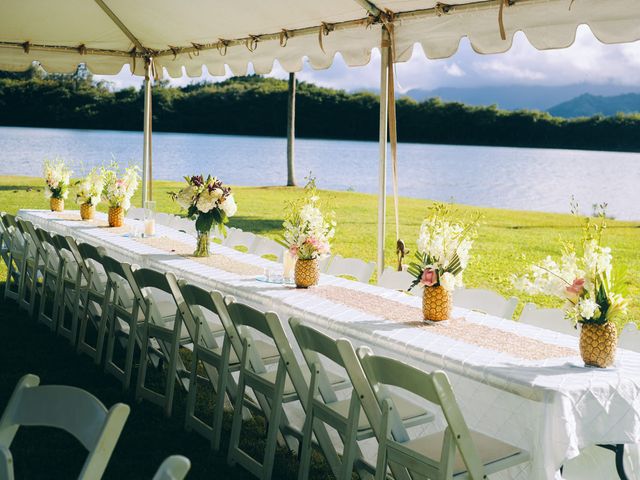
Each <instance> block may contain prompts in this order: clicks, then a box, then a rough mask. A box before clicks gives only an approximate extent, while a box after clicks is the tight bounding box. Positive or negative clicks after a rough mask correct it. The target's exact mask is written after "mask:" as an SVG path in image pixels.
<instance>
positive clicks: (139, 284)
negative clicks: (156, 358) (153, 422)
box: [125, 267, 192, 417]
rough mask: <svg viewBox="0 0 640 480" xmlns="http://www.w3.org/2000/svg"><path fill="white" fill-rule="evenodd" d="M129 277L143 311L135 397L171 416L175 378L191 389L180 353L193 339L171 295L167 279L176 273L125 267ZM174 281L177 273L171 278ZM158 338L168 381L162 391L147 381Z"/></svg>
mask: <svg viewBox="0 0 640 480" xmlns="http://www.w3.org/2000/svg"><path fill="white" fill-rule="evenodd" d="M125 273H126V274H127V280H129V284H130V285H131V287H132V289H133V293H134V295H135V296H136V300H137V301H138V305H139V307H140V311H141V312H142V314H143V315H144V323H143V325H142V335H141V346H140V369H139V370H138V379H137V382H136V399H137V400H138V401H140V400H142V399H146V400H149V401H150V402H153V403H155V404H157V405H159V406H161V407H163V408H164V413H165V415H166V416H167V417H170V416H171V409H172V407H173V396H174V391H175V381H174V379H176V380H178V382H179V383H180V385H181V386H182V387H183V388H184V389H185V390H188V388H189V372H188V371H187V369H186V368H185V366H184V364H183V362H182V358H181V357H180V354H179V349H180V346H181V345H187V344H190V343H192V341H191V337H190V336H189V334H188V332H186V330H183V325H182V314H181V313H180V309H179V307H178V305H177V304H176V301H175V299H174V297H173V295H172V292H171V287H170V286H169V282H168V280H167V278H168V277H174V275H173V274H172V273H166V274H162V273H160V272H158V271H156V270H151V269H148V268H132V267H129V268H128V269H127V268H126V267H125ZM172 281H175V277H174V278H172ZM152 341H155V342H157V345H158V349H157V353H158V354H160V355H161V359H162V360H163V361H164V362H165V363H166V365H165V385H164V391H163V392H162V393H160V392H157V391H154V390H152V389H151V388H149V386H147V385H146V381H145V380H146V374H147V367H148V363H149V360H150V358H149V356H150V351H151V349H152V348H153V347H154V345H153V344H152Z"/></svg>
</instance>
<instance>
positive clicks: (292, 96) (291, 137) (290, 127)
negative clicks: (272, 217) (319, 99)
mask: <svg viewBox="0 0 640 480" xmlns="http://www.w3.org/2000/svg"><path fill="white" fill-rule="evenodd" d="M295 131H296V74H295V73H294V72H290V73H289V100H288V103H287V187H295V186H296V171H295V167H294V157H295V153H294V145H293V143H294V141H295V135H296V133H295Z"/></svg>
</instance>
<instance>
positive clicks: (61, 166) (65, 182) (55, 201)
mask: <svg viewBox="0 0 640 480" xmlns="http://www.w3.org/2000/svg"><path fill="white" fill-rule="evenodd" d="M43 173H44V181H45V187H44V194H45V196H46V197H47V198H48V199H49V206H50V207H51V211H52V212H62V211H63V210H64V200H65V199H66V198H67V196H68V195H69V180H70V178H71V170H70V169H69V168H68V167H67V165H66V164H65V163H64V161H63V160H62V159H59V158H57V159H55V160H45V161H44V166H43Z"/></svg>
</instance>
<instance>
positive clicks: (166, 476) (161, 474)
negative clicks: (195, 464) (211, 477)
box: [153, 455, 191, 480]
mask: <svg viewBox="0 0 640 480" xmlns="http://www.w3.org/2000/svg"><path fill="white" fill-rule="evenodd" d="M190 468H191V462H190V461H189V459H188V458H187V457H183V456H182V455H172V456H170V457H167V458H165V460H164V462H162V464H161V465H160V468H158V471H157V472H156V474H155V475H154V476H153V480H182V479H183V478H184V477H186V476H187V472H188V471H189V469H190Z"/></svg>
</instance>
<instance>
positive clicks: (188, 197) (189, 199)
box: [176, 186, 196, 210]
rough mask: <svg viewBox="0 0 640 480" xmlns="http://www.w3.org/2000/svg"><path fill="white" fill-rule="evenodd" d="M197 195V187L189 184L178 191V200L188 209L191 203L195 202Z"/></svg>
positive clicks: (179, 203)
mask: <svg viewBox="0 0 640 480" xmlns="http://www.w3.org/2000/svg"><path fill="white" fill-rule="evenodd" d="M195 196H196V187H193V186H188V187H186V188H183V189H182V190H180V191H179V192H178V196H177V197H176V201H177V202H178V205H180V206H181V207H182V208H184V209H185V210H188V209H189V207H190V206H191V204H192V203H193V199H194V198H195Z"/></svg>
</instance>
